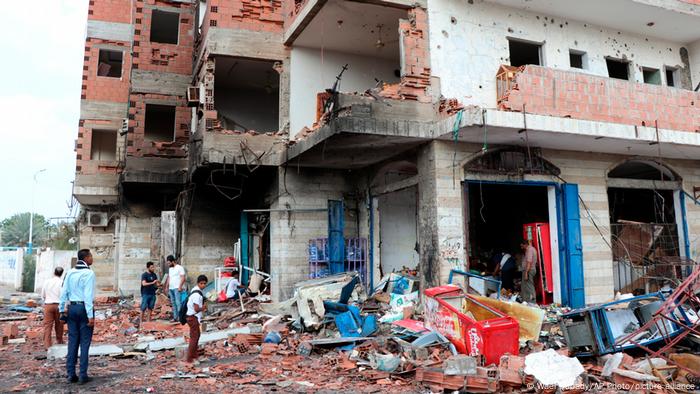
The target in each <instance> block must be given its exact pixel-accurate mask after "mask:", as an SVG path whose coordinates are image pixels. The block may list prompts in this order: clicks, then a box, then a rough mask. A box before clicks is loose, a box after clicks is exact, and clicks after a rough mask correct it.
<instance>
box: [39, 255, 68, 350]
mask: <svg viewBox="0 0 700 394" xmlns="http://www.w3.org/2000/svg"><path fill="white" fill-rule="evenodd" d="M61 276H63V268H61V267H56V269H54V270H53V277H51V279H49V280H47V281H46V283H44V287H43V288H42V289H41V298H42V299H43V300H44V347H46V348H47V349H48V348H50V347H51V345H52V342H51V330H52V329H53V330H55V331H56V343H58V344H62V343H63V322H62V321H61V320H59V313H58V303H59V302H60V301H61V286H62V285H63V280H61Z"/></svg>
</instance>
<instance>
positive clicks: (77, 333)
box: [58, 249, 95, 384]
mask: <svg viewBox="0 0 700 394" xmlns="http://www.w3.org/2000/svg"><path fill="white" fill-rule="evenodd" d="M91 265H92V254H91V253H90V249H81V250H79V251H78V263H77V264H76V265H75V268H73V269H72V270H70V272H68V275H66V279H65V280H64V281H63V288H62V289H61V298H60V302H59V304H58V310H59V312H60V313H61V320H64V321H67V322H68V357H67V358H66V370H67V372H68V382H69V383H75V382H78V381H79V382H80V384H85V383H87V382H88V381H90V380H91V379H90V377H88V374H87V372H88V359H89V354H90V342H92V333H93V330H94V328H95V311H94V309H93V303H94V296H95V273H94V272H92V270H91V269H90V266H91ZM78 348H80V378H78V376H76V374H75V364H76V361H77V358H78Z"/></svg>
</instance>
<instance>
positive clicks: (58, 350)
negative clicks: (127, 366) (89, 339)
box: [46, 344, 124, 359]
mask: <svg viewBox="0 0 700 394" xmlns="http://www.w3.org/2000/svg"><path fill="white" fill-rule="evenodd" d="M89 354H90V356H91V357H92V356H114V355H120V354H124V349H122V348H121V347H119V346H117V345H111V344H100V345H91V346H90V353H89ZM78 355H80V349H78ZM67 356H68V345H53V346H51V347H50V348H49V350H47V351H46V357H47V358H49V359H59V358H66V357H67Z"/></svg>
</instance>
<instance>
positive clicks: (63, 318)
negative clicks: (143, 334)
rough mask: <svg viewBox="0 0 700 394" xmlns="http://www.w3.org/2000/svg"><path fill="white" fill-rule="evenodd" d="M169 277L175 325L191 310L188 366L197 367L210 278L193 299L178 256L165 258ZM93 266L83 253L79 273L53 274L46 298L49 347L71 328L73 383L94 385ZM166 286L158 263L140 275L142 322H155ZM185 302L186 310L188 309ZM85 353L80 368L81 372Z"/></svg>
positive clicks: (69, 372)
mask: <svg viewBox="0 0 700 394" xmlns="http://www.w3.org/2000/svg"><path fill="white" fill-rule="evenodd" d="M166 260H167V262H168V266H169V269H168V277H167V279H166V280H165V283H164V285H163V287H164V288H166V289H168V293H167V294H168V296H169V298H170V303H171V305H172V310H173V321H178V322H179V321H180V310H181V309H182V308H187V311H186V323H187V325H188V326H189V329H190V341H189V347H188V354H187V361H188V362H194V363H197V351H198V343H199V336H200V332H201V331H200V327H199V326H200V324H201V321H202V317H203V312H204V311H206V309H207V306H206V303H205V302H204V294H203V293H202V290H203V289H204V288H205V287H206V286H207V282H208V279H207V277H206V276H205V275H199V277H198V278H197V285H196V286H194V288H193V289H192V291H191V293H190V294H189V296H187V292H186V290H185V282H186V280H187V276H186V274H185V270H184V268H183V267H182V266H181V265H180V264H178V261H177V259H176V258H175V257H174V256H172V255H171V256H168V257H167V258H166ZM92 264H93V258H92V253H91V252H90V250H89V249H81V250H79V251H78V261H77V263H76V265H75V267H74V268H72V269H71V270H70V271H68V273H67V274H66V275H65V277H64V275H63V273H64V270H63V268H61V267H57V268H56V269H54V272H53V274H54V275H53V277H52V278H51V279H49V280H48V281H47V282H46V283H45V284H44V286H43V288H42V291H41V296H42V298H43V300H44V345H45V346H46V348H47V349H48V348H49V347H51V346H52V344H53V343H52V337H51V336H52V335H51V334H52V332H55V334H56V343H58V344H63V343H64V342H63V329H64V323H65V324H66V325H67V326H68V355H67V358H66V373H67V380H68V382H69V383H79V384H85V383H87V382H89V381H90V380H91V377H90V376H88V361H89V354H90V344H91V342H92V335H93V332H94V328H95V309H94V300H95V273H94V271H93V270H92V269H91V268H90V267H91V266H92ZM159 287H161V283H160V281H159V280H158V275H157V274H156V272H155V264H154V263H153V262H150V261H149V262H148V263H146V271H145V272H144V273H143V274H142V275H141V321H146V320H144V319H147V320H150V319H151V314H152V312H153V309H154V308H155V303H156V292H157V289H158V288H159ZM183 303H184V305H183ZM78 350H80V369H79V371H78V373H76V364H77V362H78Z"/></svg>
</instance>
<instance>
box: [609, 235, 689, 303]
mask: <svg viewBox="0 0 700 394" xmlns="http://www.w3.org/2000/svg"><path fill="white" fill-rule="evenodd" d="M610 233H611V238H612V249H613V269H614V271H613V274H614V275H613V276H614V280H615V291H620V292H622V293H632V292H633V291H634V290H636V289H642V290H643V291H644V292H646V293H649V292H653V291H658V290H660V289H661V288H663V287H664V286H666V285H668V286H670V287H675V286H677V285H678V284H679V283H680V282H682V281H683V280H684V279H686V278H687V277H688V275H689V274H690V273H691V271H692V268H693V267H694V266H695V265H696V263H695V262H694V261H693V260H691V259H689V258H686V257H682V256H681V250H680V242H679V239H678V228H677V226H676V224H674V223H665V224H659V223H637V222H623V223H616V224H611V225H610Z"/></svg>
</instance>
